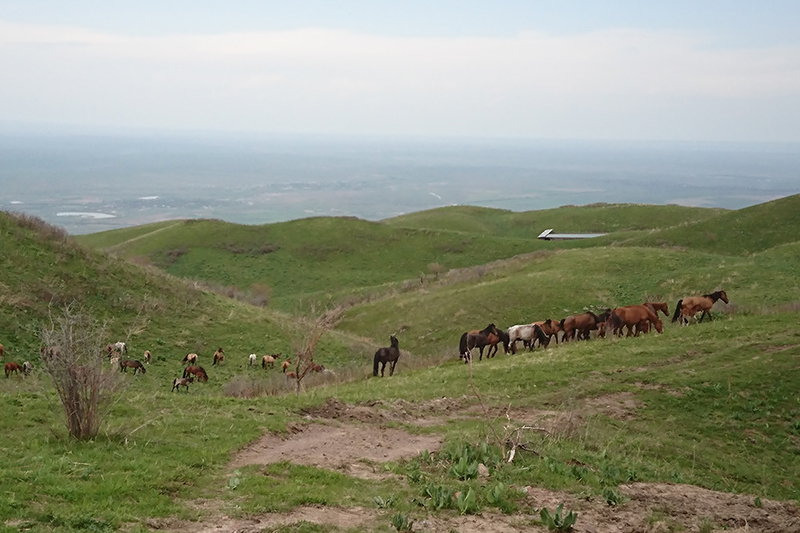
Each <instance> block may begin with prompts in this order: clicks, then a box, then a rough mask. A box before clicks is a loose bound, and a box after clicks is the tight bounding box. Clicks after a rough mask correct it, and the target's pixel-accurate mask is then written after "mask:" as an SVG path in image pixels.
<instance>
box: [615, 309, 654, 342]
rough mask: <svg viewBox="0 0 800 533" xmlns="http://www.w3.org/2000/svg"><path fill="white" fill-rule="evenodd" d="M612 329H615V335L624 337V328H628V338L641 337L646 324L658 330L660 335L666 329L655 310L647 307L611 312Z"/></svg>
mask: <svg viewBox="0 0 800 533" xmlns="http://www.w3.org/2000/svg"><path fill="white" fill-rule="evenodd" d="M609 323H610V324H611V327H612V328H614V333H616V334H617V335H622V328H623V327H627V328H628V334H627V335H626V337H630V336H631V335H633V333H634V331H635V332H636V334H635V335H634V336H635V337H638V336H639V332H640V331H641V330H642V329H643V328H644V324H645V323H650V324H652V325H653V327H655V328H656V331H658V332H659V333H664V327H663V326H662V324H661V319H659V318H658V316H657V315H656V314H655V313H654V312H653V310H652V309H651V308H650V307H648V306H646V305H627V306H625V307H617V308H616V309H614V310H613V311H612V312H611V317H610V318H609Z"/></svg>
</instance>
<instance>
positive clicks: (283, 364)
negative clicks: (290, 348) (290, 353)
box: [281, 357, 292, 374]
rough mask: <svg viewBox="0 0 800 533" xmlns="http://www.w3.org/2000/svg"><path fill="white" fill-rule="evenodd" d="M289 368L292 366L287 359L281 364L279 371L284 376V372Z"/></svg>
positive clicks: (290, 361)
mask: <svg viewBox="0 0 800 533" xmlns="http://www.w3.org/2000/svg"><path fill="white" fill-rule="evenodd" d="M290 366H292V360H291V359H289V358H288V357H287V358H286V361H284V362H283V363H281V371H282V372H283V373H284V374H285V373H286V371H287V370H289V367H290Z"/></svg>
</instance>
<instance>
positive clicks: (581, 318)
mask: <svg viewBox="0 0 800 533" xmlns="http://www.w3.org/2000/svg"><path fill="white" fill-rule="evenodd" d="M559 327H560V328H561V331H563V332H564V338H563V341H564V342H567V341H570V340H572V339H574V338H577V339H588V338H589V332H590V331H591V330H593V329H597V315H596V314H594V313H592V312H591V311H586V312H585V313H581V314H580V315H570V316H568V317H566V318H563V319H561V322H559Z"/></svg>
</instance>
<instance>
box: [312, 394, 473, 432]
mask: <svg viewBox="0 0 800 533" xmlns="http://www.w3.org/2000/svg"><path fill="white" fill-rule="evenodd" d="M468 401H469V400H468V398H467V397H466V396H462V397H460V398H434V399H433V400H428V401H425V402H417V403H411V402H408V401H406V400H402V399H397V400H391V401H384V400H373V401H370V402H365V403H362V404H357V405H350V404H347V403H344V402H342V401H340V400H338V399H336V398H328V399H327V400H326V401H325V402H324V403H322V404H321V405H319V406H316V407H312V408H309V409H305V410H304V411H303V413H304V414H305V415H306V416H307V417H310V418H324V419H332V420H340V421H357V422H365V423H368V424H383V423H389V422H398V423H408V424H413V425H415V426H423V427H430V426H436V425H440V424H444V423H446V422H447V421H448V420H452V419H453V418H462V417H464V416H468V413H467V412H466V411H464V410H463V407H464V405H466V404H467V402H468Z"/></svg>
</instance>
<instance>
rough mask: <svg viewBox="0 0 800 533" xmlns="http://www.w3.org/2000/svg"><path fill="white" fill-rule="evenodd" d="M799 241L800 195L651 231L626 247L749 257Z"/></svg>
mask: <svg viewBox="0 0 800 533" xmlns="http://www.w3.org/2000/svg"><path fill="white" fill-rule="evenodd" d="M798 240H800V195H794V196H788V197H786V198H780V199H778V200H773V201H771V202H766V203H763V204H758V205H754V206H752V207H747V208H744V209H738V210H736V211H730V212H727V213H722V214H720V215H719V216H716V217H713V218H709V219H707V220H700V221H695V222H692V223H689V224H685V225H682V226H679V227H673V228H666V229H658V230H655V231H651V232H648V233H647V234H645V235H640V236H636V237H634V238H631V239H630V240H628V241H627V242H626V243H625V244H627V245H631V246H680V247H685V248H691V249H693V250H702V251H707V252H713V253H719V254H725V255H746V254H752V253H755V252H761V251H763V250H766V249H768V248H772V247H774V246H778V245H780V244H785V243H790V242H797V241H798Z"/></svg>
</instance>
